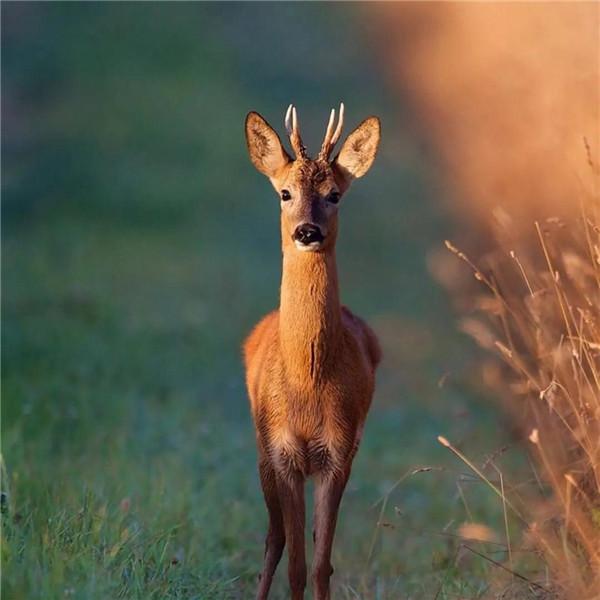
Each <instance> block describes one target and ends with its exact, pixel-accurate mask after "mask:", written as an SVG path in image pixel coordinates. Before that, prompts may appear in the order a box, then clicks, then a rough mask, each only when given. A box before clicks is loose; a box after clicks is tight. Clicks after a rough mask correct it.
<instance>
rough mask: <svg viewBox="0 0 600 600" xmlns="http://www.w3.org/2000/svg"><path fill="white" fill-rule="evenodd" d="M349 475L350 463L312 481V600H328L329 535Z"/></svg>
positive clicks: (333, 532)
mask: <svg viewBox="0 0 600 600" xmlns="http://www.w3.org/2000/svg"><path fill="white" fill-rule="evenodd" d="M349 475H350V465H348V467H347V468H345V469H344V470H343V471H342V472H337V473H325V474H322V475H321V476H320V477H319V478H318V479H317V480H316V482H315V514H314V539H315V552H314V557H313V571H312V578H313V586H314V597H315V600H329V579H330V577H331V575H332V573H333V567H332V566H331V550H332V547H333V537H334V535H335V526H336V522H337V515H338V511H339V507H340V502H341V500H342V494H343V493H344V488H345V487H346V482H347V481H348V477H349Z"/></svg>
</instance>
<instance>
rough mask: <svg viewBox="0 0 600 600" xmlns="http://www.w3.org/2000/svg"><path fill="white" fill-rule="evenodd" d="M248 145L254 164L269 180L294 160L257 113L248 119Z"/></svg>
mask: <svg viewBox="0 0 600 600" xmlns="http://www.w3.org/2000/svg"><path fill="white" fill-rule="evenodd" d="M246 144H247V146H248V154H250V160H251V161H252V164H253V165H254V166H255V167H256V168H257V169H258V170H259V171H260V172H261V173H262V174H263V175H266V176H267V177H269V178H272V177H275V176H276V175H277V174H278V173H279V172H281V169H283V167H285V166H286V165H287V164H288V163H289V162H291V160H292V159H291V158H290V156H289V155H288V153H287V152H286V151H285V149H284V147H283V145H282V144H281V140H280V139H279V136H278V135H277V133H276V132H275V130H274V129H273V128H272V127H271V126H270V125H269V124H268V123H267V122H266V121H265V120H264V119H263V118H262V117H261V116H260V115H259V114H258V113H255V112H250V113H248V116H247V117H246Z"/></svg>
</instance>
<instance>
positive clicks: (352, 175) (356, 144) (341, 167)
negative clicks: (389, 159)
mask: <svg viewBox="0 0 600 600" xmlns="http://www.w3.org/2000/svg"><path fill="white" fill-rule="evenodd" d="M380 138H381V126H380V124H379V119H378V118H377V117H369V118H368V119H365V120H364V121H363V122H362V123H361V124H360V125H359V126H358V127H357V128H356V129H355V130H354V131H353V132H352V133H351V134H350V135H349V136H348V137H347V138H346V141H345V142H344V145H343V146H342V149H341V150H340V153H339V154H338V155H337V156H336V157H335V159H334V161H333V164H332V166H333V169H334V171H335V172H336V174H337V175H338V177H339V178H340V179H341V180H342V181H343V182H344V184H345V185H346V187H347V186H349V185H350V184H351V183H352V180H353V179H356V178H357V177H362V176H363V175H364V174H365V173H366V172H367V171H368V170H369V169H370V168H371V165H372V164H373V161H374V160H375V155H376V154H377V147H378V146H379V140H380Z"/></svg>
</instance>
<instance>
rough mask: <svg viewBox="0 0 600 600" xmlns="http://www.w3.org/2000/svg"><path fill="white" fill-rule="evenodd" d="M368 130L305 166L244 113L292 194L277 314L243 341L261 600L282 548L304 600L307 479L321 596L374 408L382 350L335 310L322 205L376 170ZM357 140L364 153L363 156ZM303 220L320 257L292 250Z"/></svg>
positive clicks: (256, 146) (329, 223)
mask: <svg viewBox="0 0 600 600" xmlns="http://www.w3.org/2000/svg"><path fill="white" fill-rule="evenodd" d="M368 121H369V122H370V124H369V125H367V126H365V124H364V123H367V121H366V122H364V123H363V124H362V125H361V126H359V128H358V129H357V131H356V132H354V133H353V134H351V136H350V138H349V139H348V141H347V142H346V144H345V145H344V147H343V148H342V151H341V152H340V155H339V156H343V155H344V152H345V153H346V155H347V156H348V155H350V157H351V160H349V161H347V162H345V163H343V164H342V163H338V162H336V161H337V160H338V159H336V160H334V161H333V162H332V163H331V164H330V163H329V162H328V161H324V160H322V159H318V160H317V161H313V160H311V159H309V158H307V157H306V156H299V157H298V158H297V159H296V160H294V161H292V160H291V159H290V157H289V155H288V154H287V153H286V152H285V150H283V148H282V146H281V142H280V141H279V138H278V137H277V134H275V132H274V131H273V130H272V129H271V128H270V127H269V125H268V124H267V123H266V122H265V121H264V119H262V117H259V116H258V115H256V113H251V114H250V115H249V117H248V120H247V126H246V131H247V139H248V148H249V151H250V155H251V158H252V161H253V163H254V164H255V166H257V168H259V170H260V171H261V172H263V173H265V174H266V175H267V176H269V178H270V179H271V182H272V183H273V186H274V187H275V188H276V189H277V190H278V191H281V190H282V189H286V190H289V191H290V192H291V195H292V201H289V202H282V213H281V235H282V249H283V275H282V283H281V298H280V307H279V310H275V311H273V312H271V313H269V314H268V315H267V316H265V317H264V318H263V319H262V320H261V321H260V322H259V323H258V324H257V325H256V327H255V328H254V330H253V331H252V333H251V334H250V335H249V336H248V338H247V339H246V341H245V343H244V362H245V367H246V382H247V387H248V394H249V396H250V404H251V410H252V416H253V419H254V423H255V427H256V437H257V445H258V454H259V471H260V475H261V483H262V486H263V491H264V494H265V501H266V504H267V508H268V510H269V517H270V523H269V534H268V536H267V542H266V549H265V567H264V570H263V573H262V578H261V582H260V585H259V589H258V594H257V597H258V598H266V596H267V594H268V591H269V587H270V583H271V579H272V577H273V573H274V571H275V568H276V566H277V563H278V561H279V558H280V557H281V553H282V551H283V546H284V544H285V543H286V542H287V544H288V552H289V559H290V560H289V578H290V587H291V591H292V597H293V598H294V599H300V598H303V593H304V587H305V583H306V565H305V559H304V487H303V485H304V481H305V479H306V478H307V477H309V476H315V478H316V490H315V559H314V568H313V580H314V586H315V598H317V599H325V598H328V597H329V577H330V575H331V572H332V568H331V564H330V555H331V546H332V543H333V533H334V530H335V522H336V518H337V510H338V506H339V502H340V500H341V496H342V493H343V489H344V487H345V484H346V481H347V479H348V476H349V474H350V468H351V464H352V460H353V458H354V455H355V454H356V451H357V449H358V445H359V442H360V436H361V433H362V429H363V425H364V422H365V419H366V416H367V412H368V410H369V406H370V404H371V399H372V396H373V390H374V386H375V369H376V367H377V364H378V363H379V361H380V358H381V352H380V349H379V345H378V342H377V339H376V337H375V334H374V333H373V332H372V331H371V329H370V328H369V327H368V326H367V325H366V323H364V321H362V320H361V319H359V318H358V317H356V316H355V315H353V314H352V313H351V312H350V310H349V309H347V308H346V307H343V306H341V304H340V300H339V290H338V277H337V270H336V260H335V240H336V237H337V205H336V206H333V204H332V203H331V202H329V201H328V200H327V198H329V197H330V195H331V193H332V191H335V192H339V193H343V191H345V190H346V189H347V188H348V186H349V183H350V181H351V179H352V178H353V177H354V176H360V175H362V174H364V172H366V170H367V169H368V168H369V166H370V164H371V163H372V160H373V158H374V156H375V151H376V148H377V143H378V141H379V122H378V121H377V120H374V119H371V120H368ZM361 128H362V129H361ZM374 137H375V138H376V139H374ZM363 142H365V143H364V144H363V146H364V147H365V148H366V151H365V152H361V148H360V146H361V144H362V143H363ZM349 144H350V145H349ZM347 146H348V148H347ZM339 156H338V158H339ZM265 165H267V166H266V167H265ZM365 165H366V168H365ZM358 172H359V173H360V174H357V173H358ZM306 222H308V223H314V224H316V225H318V226H319V227H320V230H321V231H322V232H324V234H325V239H324V241H323V243H322V245H321V246H320V248H319V249H318V251H312V252H303V251H300V250H298V248H297V247H296V245H295V243H294V241H293V239H292V234H293V232H294V230H295V228H296V227H297V226H298V225H299V224H302V223H306Z"/></svg>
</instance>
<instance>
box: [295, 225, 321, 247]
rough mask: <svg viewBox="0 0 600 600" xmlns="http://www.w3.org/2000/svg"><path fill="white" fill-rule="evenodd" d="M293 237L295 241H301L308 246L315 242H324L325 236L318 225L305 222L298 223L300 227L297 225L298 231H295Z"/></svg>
mask: <svg viewBox="0 0 600 600" xmlns="http://www.w3.org/2000/svg"><path fill="white" fill-rule="evenodd" d="M292 239H293V240H294V241H295V242H300V243H301V244H304V245H305V246H308V245H309V244H312V243H314V242H322V241H323V240H324V239H325V238H324V236H323V234H322V233H321V230H320V229H319V227H318V226H317V225H313V224H312V223H303V224H302V225H298V227H296V231H294V235H292Z"/></svg>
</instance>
